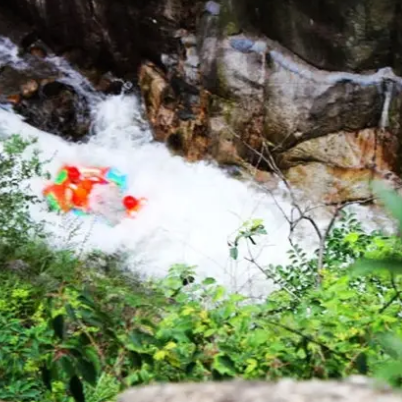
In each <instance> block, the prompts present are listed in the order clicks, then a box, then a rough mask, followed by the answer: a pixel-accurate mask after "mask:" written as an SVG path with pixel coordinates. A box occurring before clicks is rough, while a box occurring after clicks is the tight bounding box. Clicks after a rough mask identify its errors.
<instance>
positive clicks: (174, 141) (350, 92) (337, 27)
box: [3, 0, 402, 203]
mask: <svg viewBox="0 0 402 402" xmlns="http://www.w3.org/2000/svg"><path fill="white" fill-rule="evenodd" d="M3 3H4V4H3V6H7V7H8V8H10V9H13V10H14V11H16V12H17V13H18V14H19V15H21V16H24V17H25V19H26V21H28V22H29V23H31V25H32V27H34V30H33V31H32V33H31V34H28V35H25V37H24V38H23V40H21V45H22V46H23V47H25V48H26V47H31V46H32V44H34V43H36V42H35V41H37V39H42V40H44V41H45V42H47V43H48V44H49V45H51V46H52V47H53V48H54V49H56V51H58V52H61V53H63V52H64V54H68V56H69V58H70V59H74V61H80V62H82V61H83V60H84V59H90V60H91V61H92V63H93V64H94V65H97V66H98V67H100V68H101V69H106V70H109V69H110V70H111V71H114V72H117V73H118V74H121V75H122V76H124V77H125V78H126V79H127V78H128V79H130V80H134V81H138V83H139V85H140V87H141V90H142V95H143V99H144V102H145V106H146V110H147V114H148V118H149V120H150V122H151V125H152V127H153V130H154V137H155V139H157V140H159V141H165V142H166V143H167V144H168V146H169V147H170V148H171V149H172V150H173V151H174V152H176V153H179V154H181V155H183V156H185V157H187V158H188V159H189V160H199V159H204V158H213V159H215V160H217V161H218V162H219V163H220V164H221V165H224V166H239V167H241V168H246V169H248V170H249V171H251V172H257V174H258V176H259V177H263V175H262V174H261V172H263V171H272V170H275V169H276V168H279V169H281V170H282V171H283V172H284V174H285V176H286V177H287V178H288V180H289V182H290V183H293V184H295V185H296V186H298V187H301V188H308V189H310V190H313V191H314V193H315V194H314V195H315V196H316V197H317V198H318V199H319V200H325V201H326V202H328V203H334V202H335V203H336V202H340V201H353V200H360V199H364V198H366V197H368V196H369V195H370V189H369V183H370V181H371V180H372V179H373V178H375V177H385V176H386V175H389V174H390V172H395V173H399V170H400V164H399V163H398V161H399V159H400V158H399V148H400V138H401V134H402V133H401V124H400V122H401V99H402V97H401V89H402V80H401V79H400V78H399V77H398V76H397V75H395V74H397V73H400V72H401V71H402V64H401V63H400V59H401V52H400V43H401V40H402V28H401V27H400V26H399V25H398V23H397V21H398V20H399V17H400V15H401V12H402V11H401V10H402V7H400V6H399V2H398V0H372V1H370V2H366V1H364V0H356V1H355V2H353V3H351V2H346V0H341V1H336V2H335V1H333V0H323V1H320V2H317V1H313V2H305V1H303V0H292V1H286V2H278V1H274V0H220V1H219V2H216V1H202V0H199V1H198V0H197V1H190V0H150V1H147V2H143V1H131V0H122V1H119V2H115V1H114V0H96V1H93V0H63V1H61V0H41V1H39V0H5V2H3ZM307 3H308V4H307ZM102 82H103V83H106V84H107V82H108V81H107V80H103V81H102ZM102 85H103V84H102ZM102 85H100V86H99V88H101V87H102ZM107 86H108V88H109V89H110V93H114V91H117V92H118V91H119V88H117V87H116V88H115V87H114V85H112V86H111V87H110V86H109V85H107ZM117 86H118V85H117ZM33 88H34V86H29V85H28V87H27V90H28V92H29V91H31V90H33ZM274 165H276V166H274ZM256 169H257V170H256Z"/></svg>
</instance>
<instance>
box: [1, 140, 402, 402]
mask: <svg viewBox="0 0 402 402" xmlns="http://www.w3.org/2000/svg"><path fill="white" fill-rule="evenodd" d="M3 145H4V148H3V153H2V156H1V159H0V188H1V191H2V195H1V197H0V221H1V225H0V233H1V236H0V247H1V253H0V264H1V269H0V277H1V278H0V280H1V285H0V286H1V291H0V328H1V331H0V399H2V400H5V401H18V402H24V401H49V402H50V401H57V402H59V401H60V402H67V401H68V402H70V401H74V400H75V401H78V402H84V401H86V402H106V401H112V400H114V399H115V397H116V395H117V394H118V393H119V392H120V391H121V390H123V389H125V388H127V387H129V386H133V385H138V384H146V383H150V382H154V381H159V382H181V381H205V380H211V379H213V380H223V379H230V378H244V379H278V378H282V377H292V378H296V379H308V378H312V377H319V378H324V379H327V378H342V377H345V376H348V375H351V374H357V373H358V374H365V375H369V376H376V377H378V378H381V379H384V380H386V381H389V382H390V383H391V384H393V385H395V386H398V385H400V382H401V378H402V356H401V350H402V340H400V339H402V338H401V337H402V330H401V327H400V325H399V320H400V317H401V314H402V287H401V285H402V283H401V280H400V277H399V276H398V273H400V272H401V271H402V269H401V267H402V262H401V263H399V261H401V260H402V244H401V242H400V240H399V238H397V237H393V236H385V235H383V234H381V233H379V232H372V233H366V232H365V231H364V230H363V229H362V227H361V225H360V223H359V222H358V221H357V220H356V219H355V218H354V217H353V216H350V215H347V214H343V215H342V217H341V219H340V221H339V222H338V224H336V225H335V226H334V227H333V229H332V230H331V231H330V233H329V234H328V236H327V238H326V240H325V246H326V248H325V253H324V258H323V264H321V262H320V263H319V261H320V256H319V253H318V251H317V253H316V255H315V256H313V257H312V258H307V256H306V254H305V253H304V252H303V250H301V249H300V248H299V247H298V246H297V245H295V246H294V248H293V249H292V250H290V256H291V260H292V264H291V265H289V266H286V267H273V266H269V265H268V266H267V267H261V268H262V269H264V270H265V272H266V273H267V276H269V277H271V278H272V279H273V280H274V281H275V282H276V283H278V284H280V288H278V290H276V291H275V292H273V293H272V294H270V295H269V296H268V297H267V299H266V300H265V301H263V302H255V301H251V300H248V299H246V298H245V297H243V296H241V295H239V294H228V293H227V292H226V291H225V289H224V288H223V287H222V286H220V285H219V284H217V283H216V282H215V280H214V279H213V278H207V279H205V280H204V281H203V282H202V283H199V282H197V281H194V280H193V278H194V277H195V270H196V267H188V266H183V265H176V266H173V267H171V269H170V271H169V274H168V275H167V276H166V277H165V278H162V279H160V280H152V281H150V280H144V279H140V278H138V277H137V276H136V275H135V274H133V273H132V272H127V271H126V270H125V269H124V259H122V258H119V256H105V255H102V254H101V253H92V254H91V255H87V256H80V255H79V253H75V252H74V250H68V249H66V250H54V249H51V248H50V247H49V246H47V244H46V242H45V238H46V236H45V235H46V234H45V232H44V229H43V226H42V225H38V224H36V223H34V222H33V221H32V220H31V218H30V214H29V211H28V206H29V203H31V202H35V198H34V197H32V196H29V195H27V194H28V193H27V192H26V191H25V189H24V188H23V187H22V186H21V182H22V181H23V180H25V179H27V178H29V177H31V176H32V175H34V174H35V175H37V174H43V169H42V164H41V163H40V161H39V158H38V155H37V154H34V155H33V157H32V158H31V159H29V160H28V161H27V160H25V159H24V158H23V157H22V154H23V152H24V149H25V148H26V146H27V145H28V143H27V142H25V141H22V140H21V139H20V138H18V137H13V138H12V139H11V140H9V141H7V142H5V143H4V144H3ZM383 194H384V195H383V197H384V201H385V202H386V203H387V205H388V206H389V207H390V209H391V210H392V212H393V213H394V214H395V215H396V217H397V218H401V212H400V210H399V208H398V207H397V203H398V199H397V198H395V197H396V196H395V195H394V194H393V193H391V192H383ZM401 221H402V219H401ZM259 236H265V230H264V227H263V226H262V225H261V222H259V221H252V222H248V223H246V224H245V226H244V229H243V230H242V231H241V232H240V233H239V236H238V237H237V239H236V241H235V242H234V244H233V245H232V248H231V249H230V250H228V252H230V254H231V256H232V258H242V256H241V255H239V253H238V250H237V245H238V243H239V242H250V247H252V243H253V242H257V241H258V237H259ZM361 258H369V259H370V260H368V261H366V262H363V263H360V264H359V265H357V266H355V268H354V269H351V268H350V264H351V263H353V262H354V261H357V260H360V259H361ZM267 263H269V261H267ZM319 266H322V267H323V268H322V269H321V270H320V272H319V281H318V280H317V278H318V276H317V275H318V273H317V269H318V267H319Z"/></svg>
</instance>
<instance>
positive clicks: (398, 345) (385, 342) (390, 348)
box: [378, 334, 402, 362]
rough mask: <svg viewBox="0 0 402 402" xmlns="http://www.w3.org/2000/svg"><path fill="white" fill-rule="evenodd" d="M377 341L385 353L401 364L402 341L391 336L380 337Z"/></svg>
mask: <svg viewBox="0 0 402 402" xmlns="http://www.w3.org/2000/svg"><path fill="white" fill-rule="evenodd" d="M378 339H379V343H380V344H381V346H382V347H383V348H384V350H385V352H386V353H388V354H389V355H390V356H391V357H393V358H394V359H399V360H401V362H402V339H400V338H398V337H397V336H395V335H392V334H383V335H380V336H379V338H378Z"/></svg>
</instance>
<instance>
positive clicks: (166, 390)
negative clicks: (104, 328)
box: [118, 377, 402, 402]
mask: <svg viewBox="0 0 402 402" xmlns="http://www.w3.org/2000/svg"><path fill="white" fill-rule="evenodd" d="M134 401H135V402H154V401H158V402H187V401H191V402H280V401H283V402H285V401H286V402H324V401H325V402H377V401H381V402H400V401H402V395H401V393H400V392H396V391H394V392H393V391H391V390H389V389H386V388H384V387H382V388H380V387H377V389H375V387H374V386H373V384H370V383H369V381H367V380H366V379H365V378H364V377H357V378H350V379H348V380H346V381H319V380H311V381H302V382H297V381H293V380H281V381H278V382H277V383H270V382H254V381H250V382H246V381H233V382H207V383H202V384H195V383H194V384H191V383H189V384H160V385H149V386H142V387H136V388H132V389H130V390H128V391H126V392H124V393H123V394H122V395H120V396H119V397H118V402H134Z"/></svg>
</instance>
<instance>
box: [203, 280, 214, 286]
mask: <svg viewBox="0 0 402 402" xmlns="http://www.w3.org/2000/svg"><path fill="white" fill-rule="evenodd" d="M214 283H216V280H215V279H214V278H205V279H204V280H203V281H202V284H203V285H213V284H214Z"/></svg>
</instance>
